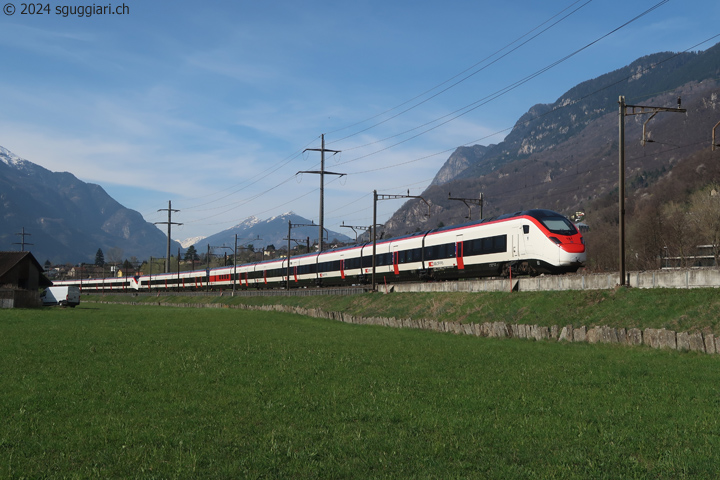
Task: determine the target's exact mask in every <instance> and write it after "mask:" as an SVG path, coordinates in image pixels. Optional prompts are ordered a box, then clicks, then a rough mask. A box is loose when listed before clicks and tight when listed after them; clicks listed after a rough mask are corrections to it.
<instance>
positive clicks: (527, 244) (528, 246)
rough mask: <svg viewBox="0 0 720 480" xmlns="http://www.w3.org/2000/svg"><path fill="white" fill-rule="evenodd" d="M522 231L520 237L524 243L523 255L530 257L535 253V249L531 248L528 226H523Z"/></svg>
mask: <svg viewBox="0 0 720 480" xmlns="http://www.w3.org/2000/svg"><path fill="white" fill-rule="evenodd" d="M522 229H523V231H522V237H523V242H524V245H523V246H524V247H525V251H524V252H523V253H526V254H528V255H532V254H533V253H535V249H534V248H533V244H532V236H531V235H530V225H523V226H522Z"/></svg>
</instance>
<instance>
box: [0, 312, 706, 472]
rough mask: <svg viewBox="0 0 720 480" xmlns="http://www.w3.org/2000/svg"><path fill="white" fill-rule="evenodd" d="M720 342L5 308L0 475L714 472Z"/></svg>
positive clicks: (280, 317) (275, 317) (242, 315)
mask: <svg viewBox="0 0 720 480" xmlns="http://www.w3.org/2000/svg"><path fill="white" fill-rule="evenodd" d="M718 362H720V358H718V357H717V356H710V355H704V354H702V355H701V354H693V353H679V352H676V351H667V350H663V351H660V350H652V349H648V348H626V347H621V346H611V345H588V344H564V343H553V342H532V341H522V340H498V339H487V338H477V337H468V336H456V335H452V334H440V333H434V332H426V331H418V330H402V329H391V328H383V327H374V326H358V325H348V324H342V323H337V322H332V321H326V320H318V319H312V318H307V317H302V316H294V315H290V314H278V313H263V312H249V311H241V310H230V309H206V310H203V309H181V308H172V307H153V306H135V307H132V306H122V305H101V304H91V303H83V304H81V305H80V306H79V307H77V308H75V309H61V308H49V309H42V310H14V311H13V310H9V311H8V310H6V311H2V312H0V387H1V388H0V413H1V417H0V418H1V420H0V478H37V477H53V478H63V477H70V478H88V477H92V478H110V477H112V478H128V477H140V478H193V477H207V478H373V477H374V478H408V477H410V478H443V479H444V478H669V479H670V478H673V479H674V478H715V477H716V476H717V472H718V471H720V428H719V427H720V425H718V423H719V422H718V411H719V410H720V368H719V367H720V363H718Z"/></svg>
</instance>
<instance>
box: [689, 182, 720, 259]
mask: <svg viewBox="0 0 720 480" xmlns="http://www.w3.org/2000/svg"><path fill="white" fill-rule="evenodd" d="M690 212H691V214H692V215H691V218H692V223H693V227H694V229H695V231H696V232H697V243H698V244H702V245H712V252H713V256H714V257H715V265H716V266H717V265H718V258H720V186H718V185H716V184H710V185H708V186H707V187H705V188H703V189H702V190H699V191H697V192H695V193H694V194H693V195H692V196H691V197H690Z"/></svg>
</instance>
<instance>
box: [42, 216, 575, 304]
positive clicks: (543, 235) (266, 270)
mask: <svg viewBox="0 0 720 480" xmlns="http://www.w3.org/2000/svg"><path fill="white" fill-rule="evenodd" d="M372 259H373V244H372V242H369V243H364V244H360V245H354V246H350V247H342V248H337V249H334V250H328V251H325V252H322V253H309V254H304V255H298V256H293V257H291V258H290V266H289V269H288V264H287V258H279V259H275V260H266V261H262V262H256V263H248V264H243V265H237V266H228V267H219V268H213V269H210V270H195V271H185V272H175V273H163V274H155V275H141V276H136V277H120V278H93V279H82V280H63V281H57V282H53V283H54V285H78V286H80V287H81V289H82V290H83V291H84V292H86V293H88V292H92V291H125V290H131V291H133V290H137V291H142V290H146V291H147V290H152V291H155V290H207V289H212V290H218V289H229V288H230V289H231V288H232V284H233V281H234V282H235V285H236V289H251V288H256V289H257V288H284V287H286V286H287V285H288V284H289V285H290V286H291V287H308V286H318V285H322V286H336V285H357V284H366V283H370V279H371V275H372V264H373V261H372ZM375 259H376V260H375V272H376V279H377V281H378V282H388V283H389V282H403V281H418V280H452V279H460V278H475V277H488V276H507V275H509V274H511V273H512V274H513V275H521V274H524V275H539V274H543V273H545V274H563V273H568V272H575V271H577V269H578V268H580V267H581V266H583V264H584V263H585V259H586V254H585V243H584V240H583V237H582V234H581V233H580V231H579V230H578V229H577V228H576V227H575V225H574V224H573V223H572V222H570V221H569V220H568V219H567V218H565V217H564V216H563V215H561V214H559V213H557V212H553V211H551V210H540V209H537V210H526V211H522V212H516V213H513V214H508V215H501V216H499V217H496V218H490V219H484V220H480V221H476V222H469V223H465V224H462V225H454V226H450V227H443V228H438V229H436V230H430V231H427V232H418V233H414V234H411V235H406V236H403V237H397V238H391V239H387V240H381V241H377V242H376V254H375ZM288 272H289V282H288Z"/></svg>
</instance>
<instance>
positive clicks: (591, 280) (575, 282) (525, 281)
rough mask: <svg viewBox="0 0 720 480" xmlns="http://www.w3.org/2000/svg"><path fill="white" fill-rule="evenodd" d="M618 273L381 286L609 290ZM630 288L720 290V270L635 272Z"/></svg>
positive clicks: (421, 289) (402, 289) (417, 289)
mask: <svg viewBox="0 0 720 480" xmlns="http://www.w3.org/2000/svg"><path fill="white" fill-rule="evenodd" d="M619 283H620V279H619V277H618V274H617V273H602V274H571V275H546V276H541V277H532V278H528V277H521V278H518V279H513V280H512V283H511V281H510V280H509V279H478V280H465V281H463V280H461V281H457V282H431V283H397V284H392V285H388V288H385V287H384V286H382V285H380V286H379V287H378V290H379V291H380V292H383V293H385V292H509V291H511V290H517V291H521V292H541V291H554V290H608V289H612V288H615V287H616V286H617V285H619ZM627 284H628V285H629V286H631V287H635V288H718V287H720V270H718V269H715V268H713V269H702V270H657V271H651V272H631V273H629V274H628V282H627Z"/></svg>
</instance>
